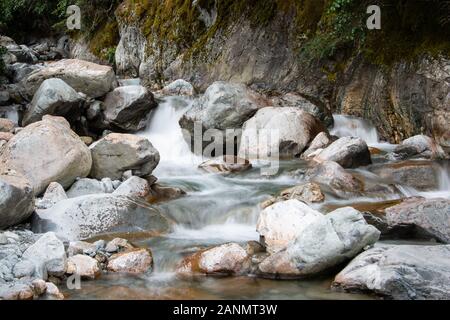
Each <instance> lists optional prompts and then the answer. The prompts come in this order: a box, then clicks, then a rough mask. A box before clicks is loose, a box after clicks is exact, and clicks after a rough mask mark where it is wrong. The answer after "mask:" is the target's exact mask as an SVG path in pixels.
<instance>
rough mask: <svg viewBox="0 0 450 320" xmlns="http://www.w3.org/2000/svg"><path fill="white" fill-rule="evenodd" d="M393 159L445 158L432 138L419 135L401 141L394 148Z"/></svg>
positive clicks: (440, 148)
mask: <svg viewBox="0 0 450 320" xmlns="http://www.w3.org/2000/svg"><path fill="white" fill-rule="evenodd" d="M394 157H395V158H397V159H406V158H409V157H421V158H427V159H441V158H445V152H444V151H443V150H442V147H441V146H440V145H439V144H437V143H436V141H434V139H433V138H430V137H428V136H425V135H423V134H421V135H417V136H413V137H410V138H408V139H405V140H403V141H402V143H401V144H400V145H398V146H397V147H396V148H395V150H394Z"/></svg>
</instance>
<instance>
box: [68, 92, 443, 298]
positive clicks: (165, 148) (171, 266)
mask: <svg viewBox="0 0 450 320" xmlns="http://www.w3.org/2000/svg"><path fill="white" fill-rule="evenodd" d="M191 103H192V102H191V101H190V100H189V99H186V98H181V97H168V98H165V100H163V101H162V102H161V103H160V104H159V106H158V109H157V110H156V112H155V113H154V114H153V116H152V119H151V121H150V123H149V125H148V128H147V129H146V130H145V131H143V132H141V133H140V134H141V135H142V136H145V137H147V138H148V139H149V140H150V141H151V142H152V144H153V145H154V146H155V147H156V148H157V149H158V150H159V152H160V154H161V162H160V164H159V166H158V167H157V169H156V170H155V171H154V175H155V176H157V177H158V179H159V182H160V183H162V184H163V185H167V186H172V187H180V188H182V189H183V190H185V191H186V192H187V195H186V196H184V197H182V198H179V199H176V200H173V201H169V202H166V203H163V204H160V205H158V207H159V209H160V210H161V211H162V212H164V214H166V215H167V216H168V217H170V218H172V219H173V220H174V221H175V222H176V224H175V226H174V228H173V230H172V232H171V233H170V234H167V235H164V236H160V237H152V238H148V237H147V236H145V235H142V234H127V235H125V236H124V235H121V236H122V237H127V238H129V239H130V240H131V241H132V242H133V243H134V244H136V245H138V246H145V247H149V248H151V250H152V252H153V255H154V262H155V263H154V265H155V269H154V272H153V273H152V274H150V275H139V276H126V275H117V274H109V275H105V276H102V278H101V279H99V280H96V281H91V282H89V281H84V282H82V289H81V290H74V291H66V292H64V293H65V294H66V295H67V297H68V298H72V299H85V298H91V299H369V298H371V297H369V296H366V295H362V294H345V293H339V292H333V291H331V290H330V283H331V281H332V278H331V277H326V278H319V279H313V280H290V281H280V280H267V279H257V278H250V277H230V278H217V277H200V278H195V279H189V280H186V279H180V278H178V277H176V275H175V273H174V270H175V268H176V266H177V264H178V263H179V262H180V260H181V259H182V258H183V256H185V255H187V254H190V253H194V252H196V251H197V250H199V249H201V248H204V247H207V246H211V245H218V244H223V243H226V242H231V241H233V242H238V243H243V244H244V243H245V242H247V241H249V240H258V234H257V232H256V231H255V228H256V222H257V218H258V214H259V211H260V207H259V204H260V203H261V202H262V201H264V200H266V199H268V198H269V197H270V196H272V195H275V194H277V193H278V192H279V191H281V190H282V189H284V188H286V187H290V186H292V185H295V184H299V183H301V181H302V178H301V174H300V175H297V174H295V173H296V172H297V171H298V170H299V169H300V171H301V170H302V169H306V168H307V167H308V164H307V163H306V162H304V161H302V160H292V161H285V162H281V164H280V170H279V173H278V174H277V175H276V176H271V177H265V176H261V174H260V167H258V166H256V167H254V168H253V169H251V170H250V171H248V172H245V173H241V174H239V175H228V176H221V175H214V174H207V173H204V172H202V171H200V170H199V169H198V168H197V167H198V164H199V163H201V162H202V161H204V160H205V159H201V158H200V157H197V156H194V155H193V154H192V153H191V152H190V149H189V147H188V145H187V144H186V142H185V141H184V139H183V135H182V132H181V129H180V126H179V125H178V120H179V118H180V117H181V115H182V114H183V113H184V112H185V111H186V110H187V109H188V108H190V106H191ZM335 123H336V125H335V128H334V129H333V130H332V133H333V134H335V135H338V136H343V135H352V136H360V137H361V138H363V139H364V140H367V141H368V142H369V144H378V145H383V144H380V142H379V139H378V135H377V133H376V130H375V129H374V128H373V127H371V126H370V124H368V123H367V122H364V121H362V120H360V119H356V118H349V117H343V116H335ZM388 148H389V146H388ZM375 161H376V160H375ZM448 169H449V168H448V164H447V166H446V167H444V166H443V167H442V175H441V177H440V188H439V190H437V191H436V192H437V193H439V192H441V189H442V190H447V193H448V190H449V189H448V188H449V181H450V180H449V177H448ZM354 172H355V174H359V175H360V176H362V177H363V178H364V179H365V180H367V181H371V180H374V181H377V179H378V177H377V176H375V175H374V174H372V173H370V172H368V171H366V170H364V169H358V170H355V171H354ZM378 180H379V179H378ZM378 182H380V181H378ZM400 187H401V186H400ZM398 190H399V191H398V193H393V194H383V195H381V196H380V195H378V196H372V197H369V196H364V197H360V198H354V199H351V200H342V199H339V198H336V197H334V196H333V195H331V194H326V199H327V201H326V202H325V203H324V204H322V205H316V206H315V208H316V209H318V210H322V211H323V212H326V211H327V209H326V207H327V206H330V205H333V206H336V207H339V206H345V205H349V204H355V203H377V202H383V201H387V200H394V199H398V198H401V197H404V196H407V195H409V194H408V193H417V191H415V190H411V189H406V188H403V189H402V188H399V189H398ZM425 196H435V194H426V195H425ZM112 236H114V235H112Z"/></svg>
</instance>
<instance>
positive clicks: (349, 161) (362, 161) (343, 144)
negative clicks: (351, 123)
mask: <svg viewBox="0 0 450 320" xmlns="http://www.w3.org/2000/svg"><path fill="white" fill-rule="evenodd" d="M314 160H315V161H317V162H323V161H335V162H337V163H339V164H340V165H341V166H343V167H344V168H356V167H360V166H366V165H369V164H371V163H372V160H371V157H370V152H369V148H368V147H367V144H366V143H365V142H364V141H363V140H362V139H360V138H355V137H342V138H340V139H338V140H336V141H335V142H333V143H332V144H330V145H329V146H328V147H326V148H325V149H324V150H323V151H322V152H320V153H319V154H318V155H317V156H316V157H315V158H314Z"/></svg>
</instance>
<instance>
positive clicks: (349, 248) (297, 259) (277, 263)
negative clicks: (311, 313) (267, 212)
mask: <svg viewBox="0 0 450 320" xmlns="http://www.w3.org/2000/svg"><path fill="white" fill-rule="evenodd" d="M290 201H296V200H290ZM269 208H270V207H269ZM288 225H289V223H288V224H287V226H288ZM379 236H380V232H379V231H378V230H377V229H376V228H375V227H373V226H371V225H368V224H367V223H366V221H365V220H364V217H363V216H362V214H361V213H360V212H359V211H357V210H355V209H353V208H350V207H345V208H341V209H337V210H335V211H333V212H331V213H329V214H327V215H321V214H317V213H314V212H305V214H304V215H303V216H302V217H301V218H300V219H299V227H298V230H297V235H296V238H295V240H294V241H292V242H290V243H289V244H288V245H287V248H286V249H284V250H282V251H279V252H277V253H274V254H271V255H270V256H269V257H267V258H266V259H264V260H263V261H262V262H261V263H260V264H259V267H258V268H259V272H260V273H261V274H262V275H266V276H271V277H281V278H302V277H307V276H313V275H317V274H320V273H323V272H327V271H329V270H330V269H331V268H333V267H336V266H338V265H339V264H341V263H343V262H345V261H347V260H349V259H351V258H353V257H355V256H356V255H357V254H358V253H360V252H361V251H362V250H363V249H364V248H365V247H366V246H369V245H372V244H374V243H375V242H376V241H377V240H378V239H379Z"/></svg>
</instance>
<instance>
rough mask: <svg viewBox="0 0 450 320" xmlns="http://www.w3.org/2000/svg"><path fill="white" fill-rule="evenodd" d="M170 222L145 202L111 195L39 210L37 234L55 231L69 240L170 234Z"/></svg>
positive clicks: (81, 198)
mask: <svg viewBox="0 0 450 320" xmlns="http://www.w3.org/2000/svg"><path fill="white" fill-rule="evenodd" d="M169 225H170V223H169V221H168V220H167V219H166V218H165V217H164V216H162V215H161V214H160V213H159V212H158V211H157V210H156V209H155V208H153V207H151V206H149V205H148V204H147V203H145V202H140V201H134V200H132V199H130V198H128V197H125V196H115V195H111V194H96V195H87V196H82V197H77V198H72V199H68V200H64V201H60V202H58V203H57V204H56V205H54V206H53V207H51V208H50V209H47V210H37V214H36V215H35V217H34V220H33V223H32V228H33V231H34V232H48V231H54V232H55V233H56V234H57V235H58V236H60V237H61V238H65V239H67V240H71V241H73V240H80V239H87V238H90V237H92V236H95V235H98V234H103V233H107V232H124V231H126V232H131V231H154V232H166V231H168V229H169Z"/></svg>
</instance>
